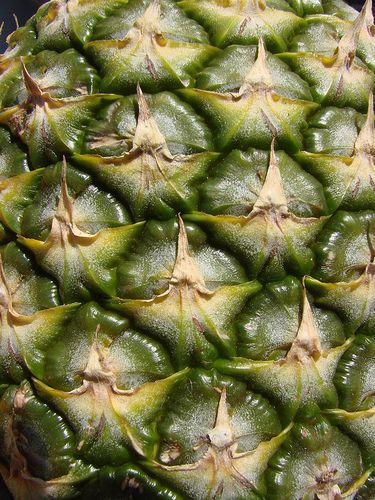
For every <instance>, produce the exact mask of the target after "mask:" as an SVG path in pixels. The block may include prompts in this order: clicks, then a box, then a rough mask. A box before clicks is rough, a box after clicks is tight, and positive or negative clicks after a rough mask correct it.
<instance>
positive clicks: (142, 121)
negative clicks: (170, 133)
mask: <svg viewBox="0 0 375 500" xmlns="http://www.w3.org/2000/svg"><path fill="white" fill-rule="evenodd" d="M137 99H138V120H137V127H136V129H135V134H134V138H133V148H132V150H133V151H134V150H136V149H141V150H145V151H154V152H155V151H157V150H161V151H162V152H163V154H164V155H165V156H166V157H168V158H172V155H171V153H170V152H169V149H168V146H167V142H166V140H165V138H164V136H163V134H162V133H161V132H160V130H159V127H158V125H157V123H156V120H155V118H154V117H153V116H152V113H151V110H150V108H149V106H148V104H147V101H146V99H145V97H144V95H143V92H142V89H141V87H140V85H139V83H138V84H137Z"/></svg>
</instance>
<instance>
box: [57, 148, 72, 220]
mask: <svg viewBox="0 0 375 500" xmlns="http://www.w3.org/2000/svg"><path fill="white" fill-rule="evenodd" d="M66 175H67V163H66V159H65V157H64V158H63V161H62V167H61V183H60V186H61V194H60V199H59V203H58V205H57V210H56V215H55V217H56V218H57V219H58V220H59V221H61V222H65V223H67V224H72V225H73V201H72V199H71V197H70V195H69V191H68V183H67V178H66Z"/></svg>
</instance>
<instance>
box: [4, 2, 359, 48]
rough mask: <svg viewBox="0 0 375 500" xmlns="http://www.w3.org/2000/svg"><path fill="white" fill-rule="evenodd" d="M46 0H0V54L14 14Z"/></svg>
mask: <svg viewBox="0 0 375 500" xmlns="http://www.w3.org/2000/svg"><path fill="white" fill-rule="evenodd" d="M45 1H46V0H0V20H1V21H4V29H3V32H2V34H1V36H0V54H1V53H2V52H4V50H5V48H6V43H5V39H6V37H7V35H8V34H9V33H11V32H12V31H14V30H15V28H16V23H15V20H14V17H13V14H16V16H17V18H18V21H19V24H20V26H23V25H24V24H25V21H26V20H27V19H28V18H29V17H31V16H32V15H33V14H34V12H35V11H36V10H37V8H38V7H39V6H40V5H42V3H45ZM348 3H350V5H352V6H353V7H355V8H356V9H358V10H360V9H361V7H362V5H363V3H364V0H350V1H348Z"/></svg>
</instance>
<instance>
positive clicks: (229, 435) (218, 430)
mask: <svg viewBox="0 0 375 500" xmlns="http://www.w3.org/2000/svg"><path fill="white" fill-rule="evenodd" d="M208 437H209V438H210V443H211V445H213V446H216V448H228V447H229V446H231V445H232V444H233V442H234V433H233V429H232V425H231V420H230V417H229V413H228V406H227V391H226V388H225V387H224V388H223V389H222V391H221V394H220V400H219V404H218V407H217V413H216V421H215V427H214V428H213V429H212V430H211V431H210V432H209V433H208Z"/></svg>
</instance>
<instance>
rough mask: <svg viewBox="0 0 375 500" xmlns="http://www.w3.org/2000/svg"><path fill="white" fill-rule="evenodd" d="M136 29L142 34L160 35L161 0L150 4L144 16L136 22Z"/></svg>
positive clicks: (155, 0)
mask: <svg viewBox="0 0 375 500" xmlns="http://www.w3.org/2000/svg"><path fill="white" fill-rule="evenodd" d="M134 28H137V29H139V30H140V31H141V32H142V33H145V32H149V33H150V32H151V33H160V0H152V1H151V2H150V5H149V6H148V7H147V9H146V10H145V12H144V14H143V16H141V17H139V18H138V19H137V20H136V21H135V23H134Z"/></svg>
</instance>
